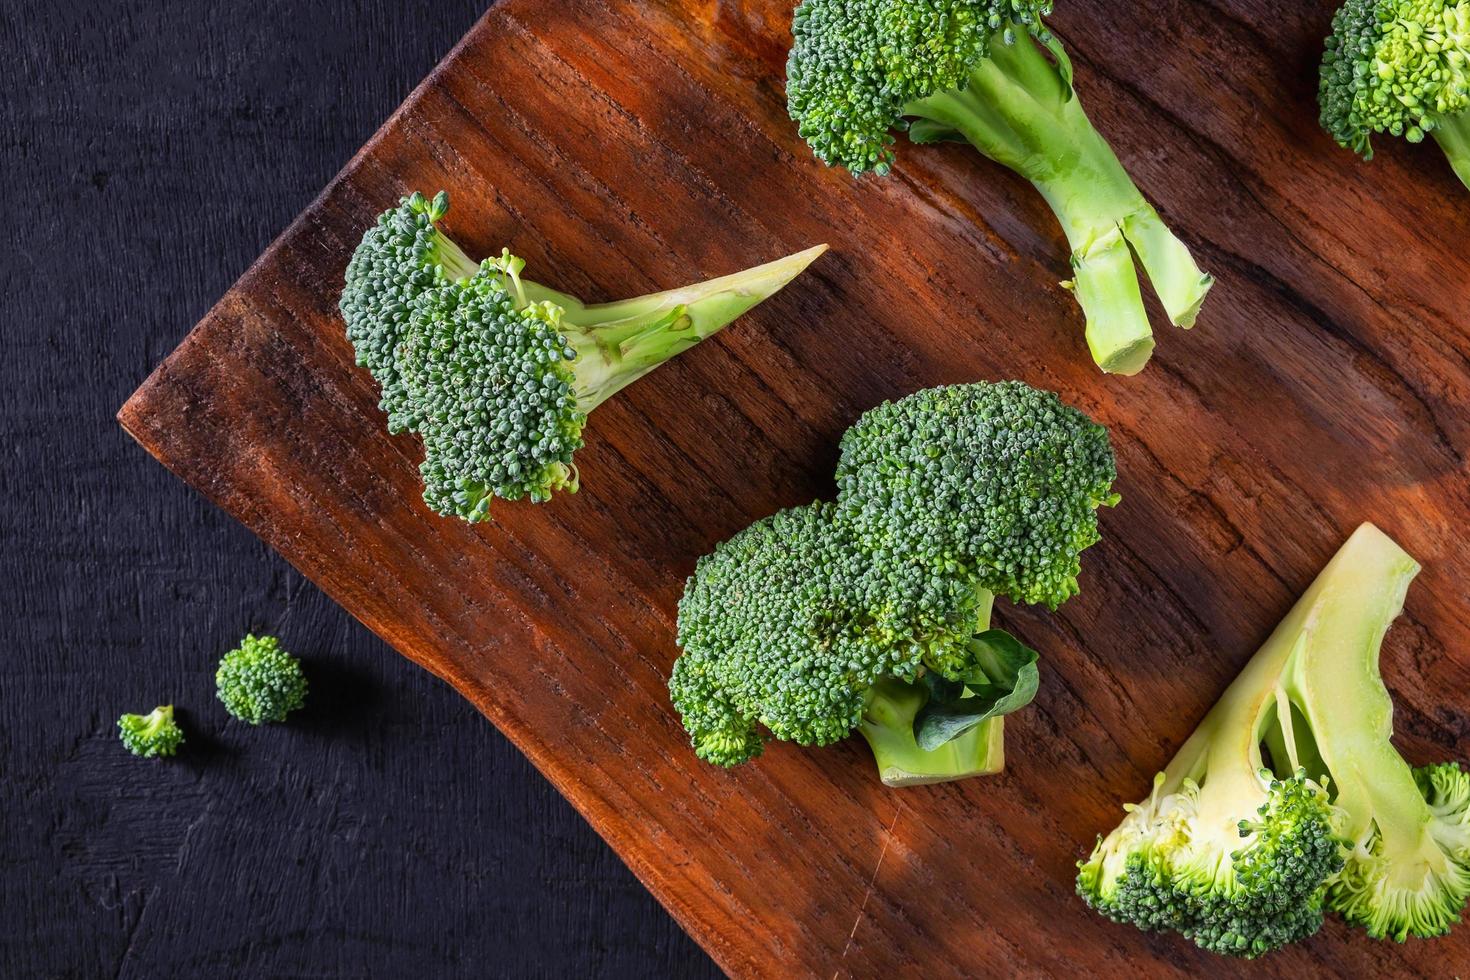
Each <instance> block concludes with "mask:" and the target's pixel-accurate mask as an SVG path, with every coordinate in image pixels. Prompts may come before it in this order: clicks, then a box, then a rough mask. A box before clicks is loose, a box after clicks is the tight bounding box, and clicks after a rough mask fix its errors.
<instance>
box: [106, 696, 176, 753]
mask: <svg viewBox="0 0 1470 980" xmlns="http://www.w3.org/2000/svg"><path fill="white" fill-rule="evenodd" d="M117 734H118V738H120V739H121V740H122V744H123V747H124V748H126V749H127V750H128V751H129V752H131V753H133V755H138V756H142V757H143V758H145V759H152V758H156V757H158V756H166V755H173V754H174V753H175V752H177V751H178V750H179V746H180V745H182V744H183V742H184V732H183V730H182V729H180V728H179V725H178V722H176V721H174V706H173V705H171V704H165V705H160V706H159V707H157V708H154V709H153V710H152V711H150V712H149V713H148V714H146V715H123V716H122V717H121V718H119V719H118V720H117Z"/></svg>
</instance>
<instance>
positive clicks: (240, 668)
mask: <svg viewBox="0 0 1470 980" xmlns="http://www.w3.org/2000/svg"><path fill="white" fill-rule="evenodd" d="M214 683H215V687H216V689H217V691H216V693H217V694H218V696H219V699H220V701H221V702H222V703H223V704H224V706H225V710H226V711H228V712H229V713H230V714H232V715H234V716H235V717H236V718H239V719H240V720H241V721H244V722H249V723H250V724H252V725H260V724H264V723H265V722H272V721H275V722H279V721H285V720H286V716H287V715H288V714H290V713H291V712H293V711H296V710H297V709H299V708H300V707H301V706H302V705H303V704H305V703H306V675H305V674H304V673H303V672H302V670H301V662H300V661H299V660H297V659H296V658H295V657H293V656H291V654H289V653H287V652H286V651H285V650H283V649H281V644H280V641H278V640H277V639H276V638H275V637H273V636H259V637H258V636H254V635H248V636H246V637H245V639H243V640H241V641H240V645H239V647H237V648H236V649H234V650H231V651H230V652H229V653H227V654H225V656H224V659H222V660H221V661H220V662H219V670H218V671H216V672H215V675H214Z"/></svg>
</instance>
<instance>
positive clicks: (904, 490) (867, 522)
mask: <svg viewBox="0 0 1470 980" xmlns="http://www.w3.org/2000/svg"><path fill="white" fill-rule="evenodd" d="M1116 476H1117V469H1116V463H1115V462H1114V458H1113V451H1112V447H1111V446H1110V445H1109V443H1108V434H1107V430H1106V429H1104V428H1103V427H1102V426H1100V425H1098V424H1097V423H1095V422H1093V421H1092V420H1091V419H1089V418H1088V417H1087V416H1085V415H1083V414H1082V413H1081V412H1079V411H1077V410H1076V409H1074V408H1071V407H1070V406H1067V405H1065V404H1063V403H1062V401H1061V399H1059V398H1057V396H1056V395H1054V394H1052V393H1051V392H1047V391H1039V390H1037V389H1035V388H1032V387H1030V386H1028V385H1025V384H1022V383H1021V382H1019V381H1003V382H999V383H995V384H988V383H983V382H981V383H974V384H963V385H950V386H946V387H941V388H930V389H926V390H924V391H920V392H918V393H916V394H913V395H910V396H908V397H907V398H902V399H899V400H898V401H895V402H887V403H884V404H883V405H880V406H878V407H877V408H874V409H872V410H870V411H868V412H867V413H865V414H864V415H863V416H862V418H860V419H858V421H857V423H856V424H855V425H853V426H852V428H850V429H848V430H847V433H846V434H845V435H844V436H843V437H842V452H841V457H840V459H839V460H838V464H837V487H838V498H837V501H838V504H839V505H840V506H841V507H842V508H843V510H844V513H845V516H846V518H847V520H848V521H849V522H850V523H851V524H852V526H853V528H854V529H855V533H856V534H857V535H858V537H859V539H860V540H861V541H862V543H863V545H864V547H865V549H866V550H867V551H869V552H870V553H874V554H895V555H901V556H905V557H906V558H907V559H908V563H909V564H913V563H915V562H916V563H917V564H918V565H919V567H920V568H921V569H925V570H943V571H945V572H946V573H954V574H959V575H961V576H963V577H964V578H965V579H966V580H967V581H969V582H971V583H973V585H975V586H977V587H979V588H982V589H985V590H988V591H990V592H993V593H995V594H997V595H1003V596H1006V597H1007V598H1009V599H1011V600H1013V601H1015V602H1024V603H1042V604H1045V605H1047V606H1049V607H1051V608H1053V609H1055V608H1056V607H1057V606H1058V605H1060V604H1061V603H1062V602H1065V601H1066V600H1067V599H1069V598H1071V596H1073V595H1074V594H1075V593H1076V592H1077V575H1078V573H1079V571H1080V569H1081V560H1080V556H1081V553H1082V551H1083V549H1085V548H1087V547H1089V546H1090V545H1092V544H1094V543H1095V542H1096V541H1097V540H1098V538H1099V534H1098V530H1097V508H1098V507H1099V506H1102V505H1105V504H1106V505H1112V504H1114V503H1116V502H1117V500H1118V497H1117V495H1116V494H1114V493H1113V492H1112V484H1113V480H1114V479H1115V478H1116Z"/></svg>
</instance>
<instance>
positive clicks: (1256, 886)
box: [1077, 524, 1470, 957]
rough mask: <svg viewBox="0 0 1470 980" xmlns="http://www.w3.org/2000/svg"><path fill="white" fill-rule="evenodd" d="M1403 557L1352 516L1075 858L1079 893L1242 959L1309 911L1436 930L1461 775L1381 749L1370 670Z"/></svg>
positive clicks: (1386, 715)
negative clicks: (1180, 735)
mask: <svg viewBox="0 0 1470 980" xmlns="http://www.w3.org/2000/svg"><path fill="white" fill-rule="evenodd" d="M1418 570H1419V566H1418V564H1417V563H1416V562H1415V561H1414V560H1413V559H1412V558H1410V557H1409V556H1408V555H1407V554H1405V553H1404V551H1403V550H1402V549H1401V548H1399V546H1398V545H1397V544H1395V543H1394V542H1393V541H1392V540H1391V539H1390V538H1389V537H1388V536H1387V535H1385V534H1383V532H1381V531H1379V530H1378V529H1377V528H1375V527H1373V526H1372V525H1369V524H1365V525H1363V526H1362V527H1360V528H1359V529H1358V531H1357V532H1356V533H1355V534H1354V535H1353V536H1352V537H1351V538H1350V539H1349V540H1348V542H1347V543H1346V544H1345V545H1344V546H1343V547H1342V549H1341V550H1340V551H1339V552H1338V554H1337V556H1336V557H1334V558H1333V559H1332V561H1331V562H1330V563H1329V564H1328V565H1327V567H1326V568H1325V569H1324V570H1323V571H1322V573H1321V574H1320V575H1319V576H1318V577H1317V580H1316V581H1315V582H1314V583H1313V584H1312V586H1311V587H1310V588H1309V589H1308V590H1307V592H1306V593H1305V594H1304V595H1303V596H1302V598H1301V600H1300V601H1299V602H1298V603H1297V605H1296V606H1295V607H1294V608H1293V609H1292V611H1291V612H1290V613H1289V614H1288V615H1287V617H1286V619H1285V620H1283V621H1282V623H1281V625H1280V626H1278V627H1277V629H1276V631H1275V632H1274V633H1273V634H1272V635H1271V637H1270V639H1268V640H1267V641H1266V644H1265V645H1264V646H1263V647H1262V648H1261V649H1260V651H1259V652H1257V653H1256V655H1255V657H1254V658H1252V660H1251V661H1250V663H1249V664H1248V665H1247V666H1246V668H1245V669H1244V670H1243V671H1242V672H1241V674H1240V676H1239V677H1238V678H1237V679H1236V680H1235V682H1234V683H1233V684H1231V685H1230V687H1229V688H1228V689H1227V690H1226V691H1225V694H1224V695H1223V696H1222V697H1221V699H1220V701H1219V703H1218V704H1216V705H1215V707H1214V708H1213V709H1212V710H1211V711H1210V713H1209V714H1208V715H1207V716H1206V717H1205V719H1204V721H1203V722H1201V723H1200V726H1199V727H1198V728H1197V729H1196V730H1195V732H1194V734H1193V735H1192V736H1190V738H1189V740H1188V741H1187V742H1185V744H1184V746H1183V747H1182V748H1181V749H1180V750H1179V752H1178V753H1177V754H1176V755H1175V757H1174V759H1173V760H1172V761H1171V762H1170V763H1169V765H1168V766H1167V767H1166V768H1165V770H1164V772H1162V773H1160V774H1159V776H1158V777H1157V778H1156V780H1155V784H1154V790H1153V792H1152V793H1151V794H1150V795H1149V797H1148V798H1147V799H1146V800H1144V802H1142V803H1140V804H1138V805H1137V806H1131V807H1128V808H1127V810H1128V814H1127V816H1125V817H1124V819H1123V821H1122V823H1120V824H1119V825H1118V827H1117V828H1116V829H1115V830H1113V831H1112V832H1111V833H1110V834H1108V836H1107V837H1105V838H1102V839H1100V840H1099V841H1098V844H1097V847H1096V848H1095V849H1094V851H1093V853H1092V855H1091V857H1089V858H1088V859H1087V860H1086V861H1084V862H1082V863H1081V864H1080V865H1079V867H1080V873H1079V874H1078V879H1077V888H1078V891H1079V893H1080V894H1081V895H1082V897H1083V899H1085V900H1086V902H1087V903H1088V904H1089V905H1091V906H1092V907H1093V908H1095V909H1097V910H1098V911H1100V912H1102V913H1103V914H1104V915H1107V916H1108V917H1109V918H1112V919H1114V920H1115V921H1119V922H1124V923H1130V924H1132V925H1135V926H1137V927H1138V928H1141V929H1150V930H1151V929H1170V930H1174V931H1177V932H1179V933H1181V934H1183V935H1184V936H1187V937H1188V938H1190V939H1192V940H1194V942H1196V943H1197V944H1199V945H1200V946H1201V947H1203V948H1205V949H1208V950H1211V951H1213V952H1216V953H1226V954H1232V955H1238V956H1246V957H1253V956H1259V955H1261V954H1263V953H1267V952H1270V951H1271V950H1273V949H1277V948H1279V947H1280V946H1283V945H1285V944H1288V943H1292V942H1296V941H1298V940H1300V939H1303V938H1306V937H1307V936H1310V935H1312V934H1313V933H1315V932H1316V931H1317V929H1318V928H1319V927H1320V925H1321V922H1322V916H1323V910H1324V909H1331V910H1334V911H1336V912H1338V913H1339V914H1341V915H1342V916H1343V917H1344V918H1345V919H1347V921H1349V922H1350V923H1353V924H1356V925H1361V926H1363V927H1364V928H1365V929H1366V930H1367V931H1368V932H1369V934H1370V935H1373V936H1376V937H1385V936H1387V937H1392V938H1395V939H1399V940H1402V939H1404V938H1406V937H1408V936H1411V935H1412V936H1434V935H1439V934H1441V933H1443V932H1446V931H1448V929H1449V928H1450V926H1451V925H1453V924H1454V922H1455V921H1457V919H1458V917H1459V914H1460V911H1461V910H1462V909H1463V907H1464V905H1465V900H1466V896H1467V894H1470V812H1467V803H1470V777H1467V775H1466V774H1465V773H1464V772H1462V771H1461V769H1460V767H1459V766H1458V765H1454V764H1444V765H1439V766H1431V767H1427V768H1425V769H1419V770H1414V769H1411V768H1410V766H1409V765H1408V763H1407V762H1405V761H1404V759H1403V758H1402V757H1401V756H1400V755H1399V754H1398V752H1397V751H1396V750H1395V749H1394V748H1393V745H1392V743H1391V741H1390V736H1391V734H1392V704H1391V703H1390V701H1389V697H1388V692H1387V691H1386V690H1385V689H1384V686H1383V681H1382V679H1381V678H1380V675H1379V669H1378V654H1379V645H1380V643H1381V642H1382V639H1383V634H1384V632H1385V631H1386V630H1387V628H1388V626H1389V624H1390V623H1391V622H1392V621H1393V619H1394V618H1395V617H1396V616H1397V615H1398V613H1399V611H1400V609H1401V608H1402V607H1403V598H1404V593H1405V591H1406V590H1407V589H1408V585H1409V582H1410V580H1411V579H1413V577H1414V575H1415V574H1416V573H1417V572H1418Z"/></svg>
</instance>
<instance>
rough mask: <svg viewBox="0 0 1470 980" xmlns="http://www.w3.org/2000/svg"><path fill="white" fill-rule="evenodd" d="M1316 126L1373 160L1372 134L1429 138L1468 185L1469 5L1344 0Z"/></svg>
mask: <svg viewBox="0 0 1470 980" xmlns="http://www.w3.org/2000/svg"><path fill="white" fill-rule="evenodd" d="M1318 102H1319V104H1320V106H1321V109H1322V117H1321V118H1322V126H1323V128H1324V129H1326V130H1327V131H1328V132H1329V133H1331V134H1332V138H1333V139H1335V140H1337V142H1338V143H1339V144H1341V145H1342V146H1344V147H1346V148H1347V149H1350V150H1353V151H1355V152H1357V153H1360V154H1362V156H1363V159H1365V160H1371V159H1373V146H1372V143H1371V137H1372V135H1373V134H1374V133H1388V134H1390V135H1392V136H1402V137H1404V138H1405V139H1407V140H1408V141H1409V142H1411V143H1418V142H1420V141H1421V140H1423V139H1424V135H1425V134H1426V133H1428V134H1429V135H1431V136H1433V137H1434V138H1435V140H1436V141H1438V143H1439V145H1440V149H1442V150H1443V151H1444V154H1445V156H1446V157H1448V158H1449V161H1450V165H1451V166H1452V167H1453V168H1454V170H1455V174H1456V175H1457V176H1459V178H1460V181H1461V183H1463V184H1464V185H1465V186H1466V187H1470V0H1347V2H1346V3H1344V4H1343V5H1342V7H1341V8H1339V9H1338V11H1337V14H1336V15H1335V16H1334V17H1333V18H1332V33H1331V34H1330V35H1328V37H1327V50H1326V53H1325V54H1324V55H1323V57H1322V70H1321V80H1320V83H1319V85H1318Z"/></svg>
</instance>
